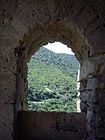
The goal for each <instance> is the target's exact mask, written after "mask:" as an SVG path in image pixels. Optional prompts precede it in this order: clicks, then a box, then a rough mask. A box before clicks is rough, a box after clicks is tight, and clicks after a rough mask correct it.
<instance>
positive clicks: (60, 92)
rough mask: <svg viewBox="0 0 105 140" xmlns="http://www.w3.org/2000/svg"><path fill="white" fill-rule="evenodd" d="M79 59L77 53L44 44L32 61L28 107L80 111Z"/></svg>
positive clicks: (38, 109) (44, 109) (29, 70)
mask: <svg viewBox="0 0 105 140" xmlns="http://www.w3.org/2000/svg"><path fill="white" fill-rule="evenodd" d="M78 67H79V66H78V62H77V60H76V58H75V56H74V55H68V54H56V53H54V52H52V51H50V50H47V49H46V48H43V47H41V48H40V50H39V51H38V52H36V53H35V55H33V56H32V58H31V60H30V62H29V63H28V108H29V110H33V111H50V112H52V111H62V112H71V111H76V101H77V91H76V87H77V71H78Z"/></svg>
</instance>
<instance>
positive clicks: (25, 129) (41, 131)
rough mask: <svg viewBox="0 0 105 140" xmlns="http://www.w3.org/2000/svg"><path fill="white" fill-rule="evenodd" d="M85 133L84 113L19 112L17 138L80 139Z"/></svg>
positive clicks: (24, 139)
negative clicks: (18, 135)
mask: <svg viewBox="0 0 105 140" xmlns="http://www.w3.org/2000/svg"><path fill="white" fill-rule="evenodd" d="M27 120H28V121H27ZM75 124H76V125H75ZM85 133H86V114H82V113H61V112H60V113H55V112H53V113H51V112H50V113H45V112H39V113H38V112H20V113H19V134H20V137H19V139H22V140H33V139H37V140H41V139H44V140H49V139H51V140H57V139H61V140H70V139H72V140H81V139H82V138H83V136H84V135H85Z"/></svg>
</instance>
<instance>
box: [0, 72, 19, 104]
mask: <svg viewBox="0 0 105 140" xmlns="http://www.w3.org/2000/svg"><path fill="white" fill-rule="evenodd" d="M15 94H16V77H15V75H14V74H11V73H0V103H14V97H15Z"/></svg>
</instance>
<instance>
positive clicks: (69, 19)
mask: <svg viewBox="0 0 105 140" xmlns="http://www.w3.org/2000/svg"><path fill="white" fill-rule="evenodd" d="M104 5H105V1H103V0H97V1H94V0H92V1H89V0H86V1H82V0H80V1H78V0H66V1H65V0H45V1H43V0H35V1H34V0H29V1H28V0H24V1H22V0H19V1H16V0H15V1H8V0H6V1H1V3H0V13H1V18H0V40H1V41H0V63H1V65H0V71H1V74H0V76H1V79H2V80H1V81H2V83H1V84H0V86H1V93H3V94H2V95H1V96H0V99H1V100H0V104H1V108H3V109H5V110H6V112H5V113H3V110H2V111H1V112H2V114H1V118H2V125H1V129H0V132H1V134H2V135H1V139H7V138H8V137H9V138H8V140H9V139H13V135H15V134H14V131H13V129H14V124H13V123H16V122H15V121H14V120H15V118H16V116H17V111H20V110H22V109H24V108H25V107H23V106H24V105H25V104H24V101H23V100H24V99H25V97H22V96H23V94H22V93H23V92H24V91H25V90H27V80H26V76H25V75H26V74H27V71H26V69H27V65H26V62H27V61H28V58H30V56H31V55H32V53H34V52H35V50H37V49H38V48H39V47H40V46H41V45H42V44H46V43H47V42H48V41H50V42H53V41H55V40H57V41H61V42H63V43H64V44H65V43H66V44H67V45H68V47H71V48H72V50H73V51H74V52H75V54H76V57H77V59H78V60H79V61H80V64H81V68H80V76H79V79H78V81H79V83H80V88H79V92H81V95H80V99H81V100H82V107H83V109H82V110H85V111H87V107H88V111H87V118H88V134H89V139H95V138H97V139H100V138H105V135H104V132H105V127H104V126H103V125H102V120H104V115H103V113H102V111H103V112H104V111H105V109H104V105H105V104H104V100H103V99H104V96H105V95H104V88H105V85H104V77H105V62H104V59H105V55H104V54H105V42H104V37H105V23H104V21H105V8H104ZM60 29H61V31H60ZM52 30H53V31H56V30H57V31H58V32H57V34H54V33H55V32H53V31H52ZM37 31H38V32H37ZM49 31H50V32H49ZM65 31H67V32H65ZM44 32H45V33H46V35H47V37H48V38H47V37H45V38H44ZM48 32H49V33H48ZM36 35H37V36H36ZM49 35H50V37H49ZM55 35H56V36H55ZM35 36H36V41H35V38H34V37H35ZM42 36H43V37H42ZM63 36H64V37H63ZM38 39H39V41H38ZM71 42H72V43H71ZM31 45H32V46H35V48H34V47H32V46H31ZM30 46H31V47H30ZM23 60H25V61H23ZM4 77H8V79H6V80H5V79H4ZM100 81H101V82H100ZM19 83H21V84H19ZM25 83H26V84H25ZM5 86H6V88H5ZM23 87H24V88H23ZM25 92H26V91H25ZM87 95H88V96H87ZM24 96H25V95H24ZM87 103H88V104H87ZM6 104H8V106H7V105H6ZM85 108H86V109H85ZM8 110H9V111H8ZM6 116H8V118H9V119H7V117H6ZM97 118H100V119H99V120H98V119H97ZM5 124H6V125H5ZM4 130H5V131H4ZM9 130H10V131H9ZM102 132H103V133H102Z"/></svg>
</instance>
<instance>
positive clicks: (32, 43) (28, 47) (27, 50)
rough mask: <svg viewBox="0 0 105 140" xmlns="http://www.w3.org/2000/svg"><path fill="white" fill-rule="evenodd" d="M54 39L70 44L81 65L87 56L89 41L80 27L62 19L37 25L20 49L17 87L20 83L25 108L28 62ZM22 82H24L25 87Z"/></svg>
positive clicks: (22, 102)
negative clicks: (80, 32) (83, 35)
mask: <svg viewBox="0 0 105 140" xmlns="http://www.w3.org/2000/svg"><path fill="white" fill-rule="evenodd" d="M54 41H59V42H62V43H64V44H66V45H68V47H71V48H72V50H73V52H74V53H75V55H76V57H77V59H78V61H79V62H80V67H81V66H82V62H83V59H86V58H87V47H88V45H87V42H86V40H85V38H83V37H82V36H81V34H79V31H78V29H77V28H76V27H75V26H74V25H73V24H70V23H68V22H67V21H64V20H63V21H62V20H61V21H57V22H54V23H52V22H51V23H48V24H45V25H37V27H36V28H34V29H33V30H32V32H31V33H29V35H27V36H26V37H25V38H24V41H23V42H21V44H22V45H20V47H19V49H18V57H19V60H18V68H19V70H18V74H19V75H21V77H22V78H21V79H20V80H19V78H17V85H18V87H17V89H18V90H19V89H20V87H19V84H20V85H21V88H22V89H21V90H20V91H19V92H20V93H18V94H17V95H21V96H20V97H21V104H22V106H23V107H22V108H23V110H24V109H25V108H24V107H25V106H26V105H27V62H28V61H29V59H30V57H31V56H32V54H34V53H35V52H36V51H37V50H38V49H39V48H40V47H41V46H43V45H45V44H47V43H48V42H54ZM17 77H18V76H17ZM24 78H25V79H24ZM22 79H24V80H22ZM18 80H19V81H18ZM24 81H25V82H24ZM21 82H22V83H23V87H22V84H21ZM18 83H19V84H18ZM23 89H24V90H23ZM22 90H23V93H22ZM25 90H26V92H25ZM20 106H21V105H20Z"/></svg>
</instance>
